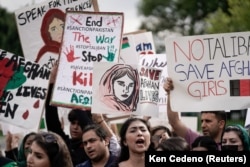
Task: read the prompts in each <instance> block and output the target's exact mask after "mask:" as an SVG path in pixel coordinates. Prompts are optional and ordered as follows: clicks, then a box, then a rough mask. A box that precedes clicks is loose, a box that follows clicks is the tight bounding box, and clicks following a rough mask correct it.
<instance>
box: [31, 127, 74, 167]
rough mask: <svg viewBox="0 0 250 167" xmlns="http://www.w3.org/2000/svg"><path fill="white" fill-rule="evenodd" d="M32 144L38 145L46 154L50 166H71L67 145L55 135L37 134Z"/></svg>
mask: <svg viewBox="0 0 250 167" xmlns="http://www.w3.org/2000/svg"><path fill="white" fill-rule="evenodd" d="M33 142H35V143H36V144H37V145H39V146H40V147H41V148H42V149H43V150H44V151H45V152H46V153H47V155H48V157H49V160H50V165H51V166H60V167H72V166H73V164H72V160H71V157H70V153H69V150H68V147H67V145H66V144H65V142H64V140H63V139H62V138H61V137H60V136H59V135H57V134H56V133H53V132H40V133H37V134H36V136H35V139H34V141H33Z"/></svg>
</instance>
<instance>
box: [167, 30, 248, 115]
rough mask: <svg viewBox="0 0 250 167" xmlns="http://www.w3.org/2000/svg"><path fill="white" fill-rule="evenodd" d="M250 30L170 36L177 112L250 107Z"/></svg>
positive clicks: (170, 67) (170, 71)
mask: <svg viewBox="0 0 250 167" xmlns="http://www.w3.org/2000/svg"><path fill="white" fill-rule="evenodd" d="M249 43H250V32H238V33H224V34H213V35H201V36H188V37H178V38H167V39H166V52H167V60H168V74H169V76H170V77H171V78H172V79H173V84H174V90H173V92H171V106H172V108H173V109H174V110H177V111H201V110H238V109H246V108H249V107H250V101H249V96H250V45H249Z"/></svg>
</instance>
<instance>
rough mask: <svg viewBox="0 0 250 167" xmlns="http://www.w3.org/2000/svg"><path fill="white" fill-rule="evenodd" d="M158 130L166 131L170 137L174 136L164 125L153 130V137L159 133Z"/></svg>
mask: <svg viewBox="0 0 250 167" xmlns="http://www.w3.org/2000/svg"><path fill="white" fill-rule="evenodd" d="M158 130H164V131H165V132H167V134H168V136H169V137H170V136H172V133H171V131H170V130H169V129H168V128H167V127H166V126H163V125H158V126H155V127H153V128H152V129H151V131H150V133H151V136H153V135H155V133H156V132H157V131H158Z"/></svg>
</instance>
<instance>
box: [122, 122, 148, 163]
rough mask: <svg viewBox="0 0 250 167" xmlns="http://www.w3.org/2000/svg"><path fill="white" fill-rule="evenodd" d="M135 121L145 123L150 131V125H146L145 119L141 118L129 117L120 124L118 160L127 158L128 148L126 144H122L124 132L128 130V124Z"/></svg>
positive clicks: (124, 138) (124, 137)
mask: <svg viewBox="0 0 250 167" xmlns="http://www.w3.org/2000/svg"><path fill="white" fill-rule="evenodd" d="M135 121H141V122H142V123H143V124H145V125H146V127H147V129H148V131H150V126H149V125H148V123H147V121H146V120H144V119H141V118H129V119H127V120H126V121H125V122H124V123H123V124H122V126H121V129H120V144H121V154H120V157H119V162H122V161H126V160H128V159H129V149H128V147H127V146H125V145H124V142H125V140H126V132H127V130H128V127H129V125H130V124H131V123H133V122H135Z"/></svg>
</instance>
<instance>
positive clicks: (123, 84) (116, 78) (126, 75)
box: [99, 64, 139, 112]
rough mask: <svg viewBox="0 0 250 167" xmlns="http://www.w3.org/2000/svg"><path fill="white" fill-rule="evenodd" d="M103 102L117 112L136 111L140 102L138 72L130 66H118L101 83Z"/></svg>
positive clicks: (103, 77) (109, 71) (110, 70)
mask: <svg viewBox="0 0 250 167" xmlns="http://www.w3.org/2000/svg"><path fill="white" fill-rule="evenodd" d="M99 88H100V89H99V91H100V92H99V93H100V95H101V101H103V102H104V103H105V104H106V105H107V106H108V107H110V108H112V109H114V110H117V111H128V112H133V111H136V108H137V103H138V100H139V77H138V71H137V70H136V69H133V68H132V67H131V66H130V65H125V64H116V65H114V66H112V67H111V68H110V69H108V70H107V71H106V72H105V73H104V75H103V76H102V78H101V80H100V83H99Z"/></svg>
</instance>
